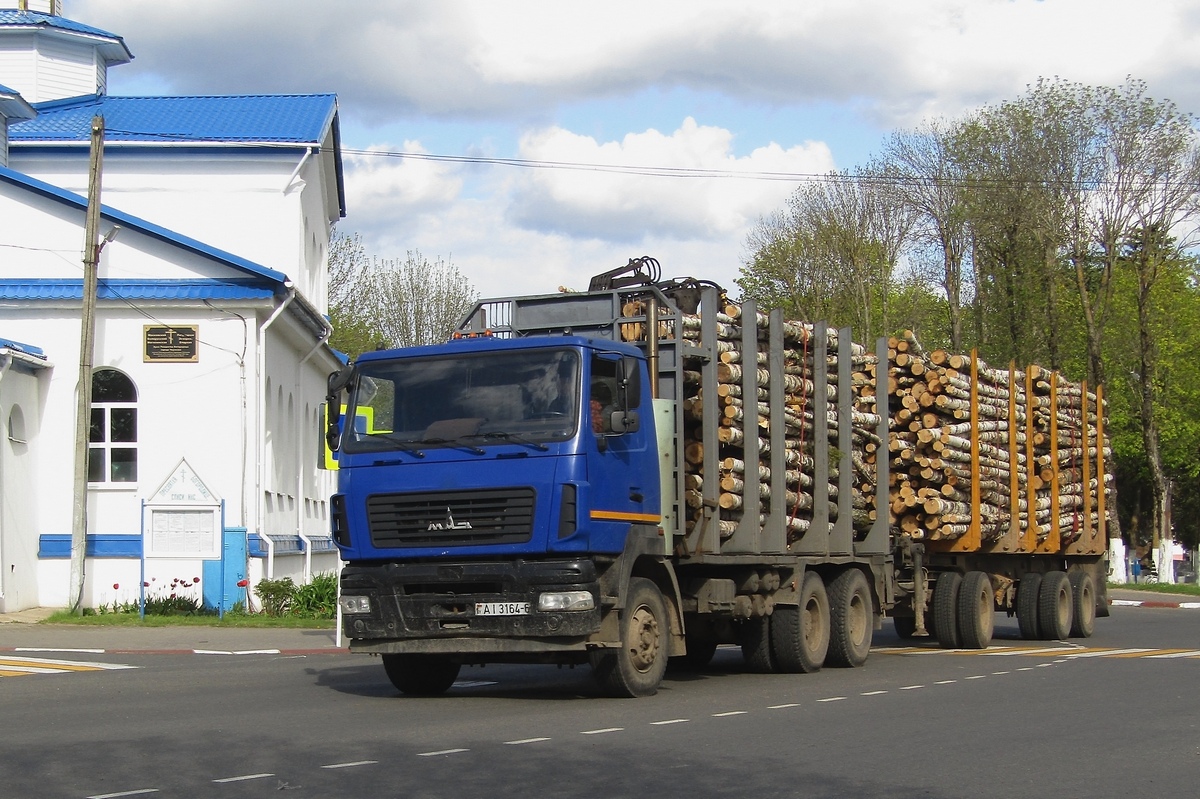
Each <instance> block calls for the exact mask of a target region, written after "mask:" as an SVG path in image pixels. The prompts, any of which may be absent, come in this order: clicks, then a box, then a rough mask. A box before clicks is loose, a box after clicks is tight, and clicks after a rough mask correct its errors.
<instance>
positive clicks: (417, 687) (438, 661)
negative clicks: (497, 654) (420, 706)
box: [383, 654, 462, 696]
mask: <svg viewBox="0 0 1200 799" xmlns="http://www.w3.org/2000/svg"><path fill="white" fill-rule="evenodd" d="M460 668H462V667H461V666H460V665H459V664H458V663H454V662H453V661H451V660H450V659H449V658H445V657H441V656H440V655H408V654H403V655H401V654H391V655H384V656H383V670H384V671H385V672H387V676H388V679H389V680H391V681H392V685H394V686H395V687H396V690H398V691H400V693H402V694H408V695H409V696H441V695H442V694H444V693H446V691H447V690H449V688H450V686H451V685H454V681H455V680H456V679H458V671H459V669H460Z"/></svg>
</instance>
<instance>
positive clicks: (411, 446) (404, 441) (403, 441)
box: [370, 433, 425, 458]
mask: <svg viewBox="0 0 1200 799" xmlns="http://www.w3.org/2000/svg"><path fill="white" fill-rule="evenodd" d="M370 436H371V438H382V439H383V440H384V441H388V442H390V443H392V444H395V445H397V446H399V447H400V449H402V450H404V451H405V452H411V453H412V454H413V455H416V456H417V457H418V458H424V457H425V453H424V452H422V451H421V450H420V448H419V447H418V446H417V445H418V444H424V443H425V442H424V441H417V440H415V439H411V438H399V437H398V436H389V435H387V434H386V433H371V434H370Z"/></svg>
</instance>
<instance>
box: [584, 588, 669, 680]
mask: <svg viewBox="0 0 1200 799" xmlns="http://www.w3.org/2000/svg"><path fill="white" fill-rule="evenodd" d="M620 614H621V616H620V628H621V646H620V647H618V648H617V649H604V650H600V651H599V652H598V653H597V654H596V655H594V656H593V658H592V671H593V673H594V675H595V677H596V682H598V683H599V684H600V687H601V688H602V689H603V690H604V692H605V693H607V694H608V695H610V696H619V697H637V696H653V695H654V694H656V693H657V692H658V686H659V684H660V683H661V682H662V678H663V674H664V673H665V672H666V670H667V660H668V656H669V653H670V646H671V620H670V619H669V618H668V616H667V603H666V601H664V600H663V596H662V592H661V591H659V590H658V586H656V585H655V584H654V583H652V582H650V581H649V580H647V579H645V578H643V577H634V578H632V579H631V580H630V581H629V596H628V597H627V598H626V601H625V608H624V609H623V610H621V611H620Z"/></svg>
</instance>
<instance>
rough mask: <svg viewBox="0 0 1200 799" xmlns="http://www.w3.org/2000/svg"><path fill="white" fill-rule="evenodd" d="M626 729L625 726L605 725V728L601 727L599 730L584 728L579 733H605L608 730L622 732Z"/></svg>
mask: <svg viewBox="0 0 1200 799" xmlns="http://www.w3.org/2000/svg"><path fill="white" fill-rule="evenodd" d="M624 729H625V728H624V727H604V728H603V729H599V730H583V731H581V732H580V733H579V734H580V735H603V734H604V733H606V732H621V731H622V730H624Z"/></svg>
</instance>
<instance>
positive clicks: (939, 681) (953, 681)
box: [934, 680, 958, 685]
mask: <svg viewBox="0 0 1200 799" xmlns="http://www.w3.org/2000/svg"><path fill="white" fill-rule="evenodd" d="M956 682H958V680H938V681H937V682H935V683H934V685H952V684H954V683H956Z"/></svg>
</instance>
